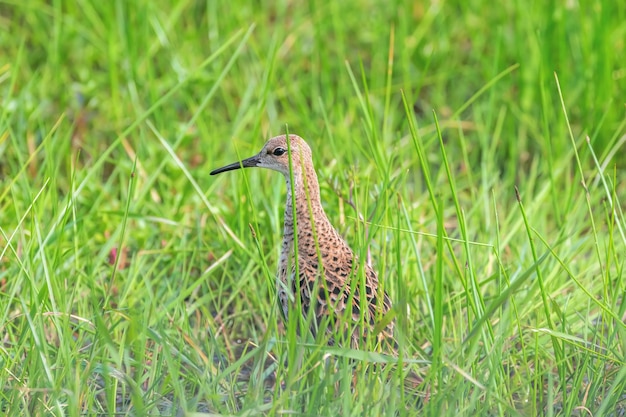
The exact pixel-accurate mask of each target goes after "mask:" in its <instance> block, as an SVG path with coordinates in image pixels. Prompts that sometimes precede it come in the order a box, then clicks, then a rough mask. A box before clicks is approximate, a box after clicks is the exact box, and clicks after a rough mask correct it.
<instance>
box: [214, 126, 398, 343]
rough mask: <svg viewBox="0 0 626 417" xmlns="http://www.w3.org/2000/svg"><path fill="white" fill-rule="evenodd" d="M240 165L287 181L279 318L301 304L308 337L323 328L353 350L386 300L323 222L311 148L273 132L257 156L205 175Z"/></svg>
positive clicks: (372, 276) (388, 332) (388, 331)
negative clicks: (308, 324)
mask: <svg viewBox="0 0 626 417" xmlns="http://www.w3.org/2000/svg"><path fill="white" fill-rule="evenodd" d="M289 154H291V170H290V163H289V162H290V161H289ZM242 167H243V168H248V167H263V168H269V169H272V170H275V171H278V172H281V173H282V174H283V175H284V176H285V179H286V182H287V204H286V206H285V223H284V237H283V243H282V250H281V256H280V260H279V269H278V277H279V279H280V283H279V285H278V298H279V301H280V305H281V308H282V311H283V313H284V315H285V317H286V318H288V315H289V311H290V310H291V311H292V312H293V311H297V308H301V311H302V314H303V315H304V316H305V318H306V317H307V316H308V315H309V314H314V316H313V317H312V319H311V323H312V324H311V331H312V333H313V334H314V335H315V334H317V333H318V332H319V330H320V327H321V326H324V328H325V329H324V330H325V331H326V332H327V336H328V339H329V343H331V344H334V343H338V342H339V343H340V342H341V341H342V340H346V341H349V343H350V346H351V347H353V348H358V347H359V346H360V345H361V344H362V341H363V338H364V336H366V335H367V334H368V333H371V331H372V330H373V329H374V327H375V325H376V323H378V322H379V321H381V320H382V319H383V317H384V316H385V314H387V313H388V312H389V311H390V309H391V300H390V299H389V297H388V296H387V294H386V292H384V291H383V290H382V289H381V288H379V282H378V277H377V275H376V272H374V270H373V269H372V268H371V267H370V266H369V265H367V264H361V263H360V262H359V259H358V258H357V257H356V256H355V254H354V252H353V251H352V249H350V247H349V246H348V244H347V243H346V242H345V240H343V238H342V237H341V236H340V235H339V233H338V232H337V231H336V230H335V228H334V227H333V226H332V225H331V223H330V221H329V220H328V217H327V216H326V213H325V212H324V208H323V207H322V204H321V201H320V190H319V184H318V181H317V175H316V173H315V169H314V167H313V160H312V156H311V148H309V145H307V143H306V142H305V141H304V140H303V139H302V138H301V137H299V136H296V135H290V136H289V144H288V143H287V137H286V136H285V135H282V136H277V137H274V138H272V139H270V140H269V141H268V142H267V143H266V144H265V146H263V149H262V150H261V152H259V153H258V154H257V155H255V156H253V157H251V158H248V159H245V160H243V161H241V162H236V163H234V164H230V165H227V166H225V167H223V168H219V169H216V170H214V171H212V172H211V175H215V174H219V173H221V172H224V171H230V170H233V169H238V168H242ZM292 179H293V187H292V184H291V181H292ZM292 188H293V191H294V192H293V193H292ZM294 204H295V219H294V216H293V214H294ZM296 231H297V233H295V234H294V232H296ZM294 242H297V245H295V244H294ZM296 256H297V264H296V262H295V260H296ZM360 267H363V268H364V269H365V274H364V275H365V276H364V285H362V284H361V283H362V281H361V278H362V275H361V274H360V273H359V268H360ZM296 277H297V278H296ZM361 288H363V289H364V291H365V299H362V298H363V297H362V292H363V291H361ZM290 305H291V308H290ZM362 308H364V311H362ZM361 319H363V321H361ZM393 327H394V322H393V320H391V321H389V323H388V324H387V325H386V326H385V328H384V329H382V331H381V332H380V333H379V334H378V335H377V340H378V341H379V342H381V343H385V345H387V346H391V344H390V343H389V342H390V341H391V342H392V341H393Z"/></svg>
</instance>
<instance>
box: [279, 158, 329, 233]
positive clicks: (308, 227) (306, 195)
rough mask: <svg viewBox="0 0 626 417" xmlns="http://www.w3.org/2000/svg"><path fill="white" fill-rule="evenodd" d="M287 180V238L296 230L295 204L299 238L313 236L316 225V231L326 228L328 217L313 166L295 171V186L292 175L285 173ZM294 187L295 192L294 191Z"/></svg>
mask: <svg viewBox="0 0 626 417" xmlns="http://www.w3.org/2000/svg"><path fill="white" fill-rule="evenodd" d="M285 179H286V182H287V204H286V205H285V238H287V237H288V236H293V232H294V221H293V220H294V219H293V215H294V210H293V208H294V204H295V214H296V228H297V229H298V240H299V241H302V240H303V239H305V238H307V234H308V238H309V239H310V238H311V231H312V229H313V227H315V230H316V233H319V231H320V228H326V227H325V226H326V223H328V219H327V217H326V213H324V209H323V208H322V203H321V200H320V187H319V183H318V181H317V175H316V173H315V170H314V169H313V167H310V166H305V167H303V168H302V169H295V170H294V172H293V181H294V183H293V187H292V184H291V180H292V178H291V176H289V175H285ZM292 188H293V192H292Z"/></svg>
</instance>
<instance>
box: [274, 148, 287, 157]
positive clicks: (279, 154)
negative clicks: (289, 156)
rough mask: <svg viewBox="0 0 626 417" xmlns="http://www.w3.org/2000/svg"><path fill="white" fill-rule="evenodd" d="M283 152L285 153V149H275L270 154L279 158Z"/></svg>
mask: <svg viewBox="0 0 626 417" xmlns="http://www.w3.org/2000/svg"><path fill="white" fill-rule="evenodd" d="M285 152H287V151H286V150H285V149H283V148H276V149H274V152H272V155H275V156H281V155H283V154H284V153H285Z"/></svg>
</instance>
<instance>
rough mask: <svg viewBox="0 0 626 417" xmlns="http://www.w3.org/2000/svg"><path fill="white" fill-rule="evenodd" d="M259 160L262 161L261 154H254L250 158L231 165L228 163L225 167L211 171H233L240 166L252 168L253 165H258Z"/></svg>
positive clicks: (218, 172)
mask: <svg viewBox="0 0 626 417" xmlns="http://www.w3.org/2000/svg"><path fill="white" fill-rule="evenodd" d="M259 162H260V159H259V155H254V156H252V157H250V158H248V159H244V160H243V161H241V162H235V163H232V164H230V165H226V166H224V167H221V168H218V169H214V170H213V171H211V172H210V174H211V175H217V174H221V173H222V172H226V171H233V170H235V169H239V168H252V167H255V166H258V165H259Z"/></svg>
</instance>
